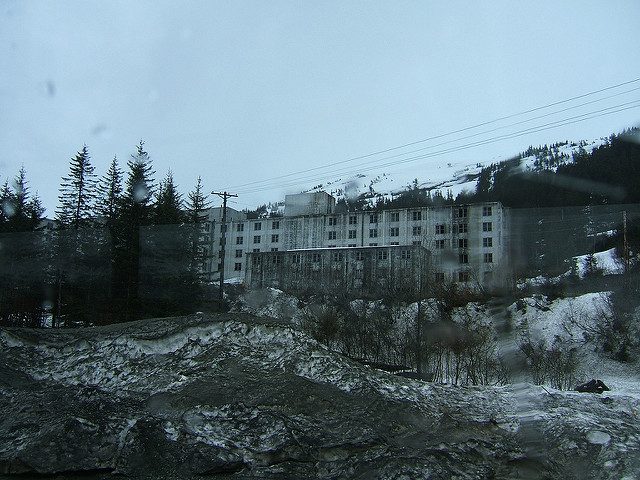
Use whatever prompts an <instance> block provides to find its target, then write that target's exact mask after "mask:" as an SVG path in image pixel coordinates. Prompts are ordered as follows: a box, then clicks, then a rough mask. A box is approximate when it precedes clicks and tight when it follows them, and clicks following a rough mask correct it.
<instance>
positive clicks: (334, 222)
mask: <svg viewBox="0 0 640 480" xmlns="http://www.w3.org/2000/svg"><path fill="white" fill-rule="evenodd" d="M337 224H338V219H337V218H336V217H329V226H330V227H331V226H332V225H337Z"/></svg>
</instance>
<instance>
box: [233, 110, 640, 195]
mask: <svg viewBox="0 0 640 480" xmlns="http://www.w3.org/2000/svg"><path fill="white" fill-rule="evenodd" d="M638 102H640V99H637V100H633V101H631V102H626V103H622V104H619V105H614V106H611V107H607V108H604V109H600V110H595V111H591V112H588V113H584V114H581V115H576V116H573V117H568V118H564V119H560V120H556V121H554V122H549V123H545V124H542V125H537V126H534V127H530V128H527V129H524V130H519V131H516V132H512V133H508V134H505V135H498V136H494V137H490V138H488V139H483V140H479V141H476V142H471V143H467V144H463V145H459V146H455V147H451V148H447V149H443V150H439V151H436V152H430V153H427V154H423V155H416V156H413V157H407V158H402V159H401V160H397V161H394V162H390V163H383V164H376V165H375V167H377V168H381V167H388V166H395V165H399V164H405V163H410V162H415V161H418V160H423V159H426V158H432V157H435V156H438V155H444V154H448V153H454V152H458V151H461V150H468V149H469V148H474V147H478V146H484V145H488V144H491V143H495V142H498V141H502V140H508V139H512V138H517V137H521V136H524V135H528V134H531V133H538V132H541V131H545V130H550V129H553V128H558V127H562V126H566V125H572V124H575V123H580V122H583V121H586V120H592V119H594V118H599V117H603V116H606V115H611V114H614V113H619V112H622V111H625V110H630V109H633V108H638V107H640V104H637V103H638ZM629 105H631V106H629ZM621 107H624V108H621ZM612 109H617V110H612ZM444 143H450V142H444ZM436 146H439V145H433V146H432V147H431V148H435V147H436ZM409 153H411V152H407V153H405V154H404V155H406V154H409ZM396 157H398V155H395V156H392V157H390V158H396ZM386 159H388V158H386V157H385V158H381V159H377V160H374V161H369V162H365V163H360V164H356V165H350V166H348V167H344V168H341V169H336V170H333V171H332V172H331V173H330V174H331V175H341V174H344V175H349V174H355V173H358V171H353V170H351V171H349V169H352V168H356V167H358V168H360V167H365V166H369V165H371V164H372V163H375V162H379V161H382V160H386ZM327 175H329V173H327V174H322V176H318V175H314V176H309V177H302V178H298V179H295V180H294V179H291V180H286V181H284V183H273V184H265V185H262V186H256V187H255V188H247V189H241V190H240V191H241V192H242V193H244V194H247V193H256V192H262V191H267V190H271V189H273V188H285V187H292V186H296V185H299V183H300V182H303V181H316V180H321V179H324V178H326V176H327Z"/></svg>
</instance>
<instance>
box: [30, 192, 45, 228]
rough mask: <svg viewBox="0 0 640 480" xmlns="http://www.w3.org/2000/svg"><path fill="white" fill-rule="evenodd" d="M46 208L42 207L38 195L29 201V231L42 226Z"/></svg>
mask: <svg viewBox="0 0 640 480" xmlns="http://www.w3.org/2000/svg"><path fill="white" fill-rule="evenodd" d="M44 212H45V208H44V207H43V206H42V202H41V201H40V197H39V196H38V193H37V192H36V194H35V195H34V196H33V197H32V198H31V199H30V200H29V202H28V203H27V218H28V223H29V227H30V228H29V230H36V229H37V228H38V226H39V225H40V222H41V221H42V220H43V219H44Z"/></svg>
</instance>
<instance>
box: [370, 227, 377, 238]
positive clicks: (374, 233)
mask: <svg viewBox="0 0 640 480" xmlns="http://www.w3.org/2000/svg"><path fill="white" fill-rule="evenodd" d="M377 237H378V229H377V228H370V229H369V238H377Z"/></svg>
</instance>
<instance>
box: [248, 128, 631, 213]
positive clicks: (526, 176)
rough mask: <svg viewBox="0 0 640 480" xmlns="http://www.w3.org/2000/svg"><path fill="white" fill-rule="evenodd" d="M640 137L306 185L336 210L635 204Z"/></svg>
mask: <svg viewBox="0 0 640 480" xmlns="http://www.w3.org/2000/svg"><path fill="white" fill-rule="evenodd" d="M637 136H638V130H637V129H631V130H629V131H627V132H625V133H623V134H620V135H611V136H610V137H608V138H599V139H593V140H590V141H587V140H579V141H569V140H564V141H560V142H556V143H553V144H551V145H540V146H536V147H534V146H529V147H527V148H526V149H524V151H522V152H521V153H518V154H516V155H512V156H510V157H503V158H497V159H491V160H487V159H480V158H479V159H477V161H474V162H469V161H455V160H454V161H451V162H447V163H440V164H435V163H432V164H430V165H429V166H428V167H424V170H426V171H427V172H428V173H423V169H421V168H415V169H406V168H398V170H396V171H385V172H382V173H381V172H379V170H378V169H376V170H373V169H372V170H371V172H375V173H369V172H367V169H366V168H365V169H363V170H362V173H359V174H357V175H344V176H336V177H335V178H333V179H332V180H330V181H327V182H323V183H320V184H317V185H314V186H308V187H306V188H304V189H303V190H302V191H304V192H314V191H326V192H328V193H330V194H331V195H333V196H334V197H335V198H336V200H337V202H338V208H339V209H340V208H348V209H350V210H357V209H368V208H394V207H396V208H402V207H407V206H418V205H430V204H432V203H453V202H454V201H455V202H477V201H500V202H503V203H504V204H505V205H507V206H511V207H520V208H531V207H556V206H567V205H589V204H594V202H595V203H596V204H598V203H600V204H602V203H635V202H637V201H639V200H640V198H639V197H638V194H637V193H636V189H635V188H633V185H634V184H635V183H634V182H636V183H637V181H638V180H640V173H639V170H638V168H639V167H638V165H639V164H640V142H638V138H637ZM398 156H400V155H398ZM402 160H403V159H402V158H400V159H399V161H400V162H402ZM372 168H373V167H372ZM390 168H391V167H390ZM282 207H283V204H282V202H276V203H269V204H265V205H264V206H262V207H260V208H259V209H258V210H256V211H255V215H256V216H257V215H261V216H269V215H280V214H282V212H283V210H282Z"/></svg>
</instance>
